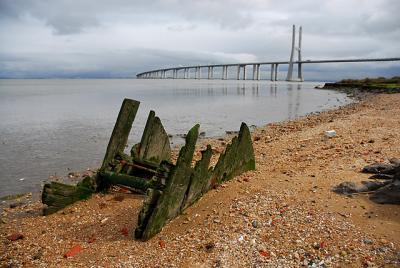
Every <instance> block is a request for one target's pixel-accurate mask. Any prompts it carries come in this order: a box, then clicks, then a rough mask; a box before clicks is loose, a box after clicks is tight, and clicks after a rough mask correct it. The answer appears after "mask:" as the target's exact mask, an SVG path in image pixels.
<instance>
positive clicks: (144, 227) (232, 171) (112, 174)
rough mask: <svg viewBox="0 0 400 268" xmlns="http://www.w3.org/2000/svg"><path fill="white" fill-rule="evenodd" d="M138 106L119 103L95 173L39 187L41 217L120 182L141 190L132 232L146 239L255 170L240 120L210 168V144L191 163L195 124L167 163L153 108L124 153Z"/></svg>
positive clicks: (166, 150)
mask: <svg viewBox="0 0 400 268" xmlns="http://www.w3.org/2000/svg"><path fill="white" fill-rule="evenodd" d="M139 104H140V103H139V102H138V101H135V100H130V99H125V100H124V101H123V103H122V106H121V109H120V112H119V114H118V118H117V121H116V123H115V126H114V129H113V132H112V135H111V138H110V141H109V143H108V146H107V151H106V154H105V156H104V160H103V163H102V165H101V167H100V169H99V171H98V172H97V174H96V176H94V177H86V178H84V179H83V180H82V181H81V182H79V183H78V184H77V185H76V186H74V185H67V184H62V183H59V182H51V183H47V184H45V185H44V188H43V193H42V202H43V203H44V204H46V205H47V207H46V208H45V209H44V214H45V215H47V214H51V213H54V212H56V211H58V210H60V209H63V208H64V207H66V206H68V205H70V204H72V203H74V202H76V201H79V200H82V199H87V198H89V197H90V196H91V195H92V194H93V193H95V192H105V191H107V190H108V189H109V188H110V187H111V186H112V185H122V186H124V187H128V188H130V189H132V190H133V191H134V192H138V193H144V194H145V199H144V203H143V207H142V209H141V211H140V213H139V217H138V225H137V228H136V230H135V232H134V236H135V238H136V239H140V240H148V239H149V238H151V237H152V236H154V235H155V234H157V233H158V232H160V231H161V229H162V227H163V226H164V225H165V224H167V223H168V221H170V220H171V219H173V218H175V217H176V216H178V215H179V214H181V213H182V212H183V211H184V210H185V209H186V208H188V207H189V206H191V205H192V204H194V203H195V202H196V201H197V200H199V199H200V197H201V196H202V195H203V194H205V193H206V192H207V191H208V190H210V189H212V188H213V187H215V186H216V185H218V184H221V183H223V182H224V181H227V180H230V179H232V178H233V177H235V176H237V175H240V174H241V173H243V172H246V171H248V170H254V169H255V157H254V151H253V144H252V141H251V136H250V131H249V128H248V127H247V125H246V124H245V123H242V125H241V127H240V131H239V135H238V136H237V137H234V138H233V140H232V142H231V144H229V145H228V146H227V148H226V149H225V152H224V153H222V154H221V155H220V157H219V159H218V162H217V164H216V165H215V167H210V160H211V157H212V149H211V146H210V145H207V148H206V149H205V150H204V151H202V152H201V154H202V158H201V159H200V160H199V161H197V162H196V163H195V164H194V166H193V167H192V162H193V155H194V151H195V146H196V142H197V139H198V137H199V128H200V126H199V125H195V126H194V127H193V128H192V129H190V131H189V132H188V134H187V135H186V140H185V145H184V146H183V147H182V148H181V149H180V152H179V156H178V159H177V161H176V163H175V164H173V163H172V161H171V147H170V143H169V138H168V135H167V133H166V131H165V129H164V127H163V125H162V123H161V120H160V118H158V117H157V116H156V115H155V112H154V111H150V113H149V116H148V118H147V122H146V126H145V129H144V131H143V135H142V138H141V141H140V143H138V144H135V145H134V146H133V147H132V149H131V150H130V155H128V154H126V153H125V152H124V149H125V148H126V145H127V141H128V136H129V133H130V131H131V128H132V123H133V121H134V119H135V116H136V113H137V110H138V108H139Z"/></svg>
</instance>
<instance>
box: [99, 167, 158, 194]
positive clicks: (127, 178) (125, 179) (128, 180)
mask: <svg viewBox="0 0 400 268" xmlns="http://www.w3.org/2000/svg"><path fill="white" fill-rule="evenodd" d="M100 176H102V178H103V179H104V180H107V182H108V183H110V184H112V185H124V186H128V187H131V188H135V189H138V190H140V191H142V192H143V193H144V192H145V191H146V190H147V189H148V188H150V187H152V186H153V181H152V180H151V179H146V178H141V177H138V176H132V175H126V174H118V173H116V172H112V171H103V172H101V173H100Z"/></svg>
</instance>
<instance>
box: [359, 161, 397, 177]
mask: <svg viewBox="0 0 400 268" xmlns="http://www.w3.org/2000/svg"><path fill="white" fill-rule="evenodd" d="M394 168H395V166H394V165H392V164H384V163H374V164H371V165H368V166H365V167H364V168H363V169H362V170H361V172H363V173H372V174H388V175H391V174H393V173H394Z"/></svg>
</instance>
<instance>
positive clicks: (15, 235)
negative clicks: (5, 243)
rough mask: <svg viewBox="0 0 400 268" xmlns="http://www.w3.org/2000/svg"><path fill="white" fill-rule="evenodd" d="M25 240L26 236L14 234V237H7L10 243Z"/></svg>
mask: <svg viewBox="0 0 400 268" xmlns="http://www.w3.org/2000/svg"><path fill="white" fill-rule="evenodd" d="M23 238H24V235H23V234H20V233H13V234H12V235H9V236H7V239H8V240H10V241H16V240H20V239H23Z"/></svg>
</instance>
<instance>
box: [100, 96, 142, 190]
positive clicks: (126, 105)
mask: <svg viewBox="0 0 400 268" xmlns="http://www.w3.org/2000/svg"><path fill="white" fill-rule="evenodd" d="M139 105H140V102H138V101H135V100H131V99H124V101H123V102H122V105H121V109H120V111H119V113H118V118H117V121H116V122H115V125H114V129H113V132H112V134H111V137H110V140H109V142H108V146H107V150H106V154H105V155H104V160H103V164H102V165H101V168H100V170H106V169H108V168H109V165H110V163H111V162H112V161H113V160H114V158H115V157H116V155H117V154H123V152H124V149H125V146H126V143H127V142H128V136H129V133H130V131H131V128H132V123H133V121H134V120H135V117H136V113H137V110H138V108H139ZM96 180H97V186H98V190H99V191H103V190H105V189H106V188H107V187H108V186H109V183H107V182H106V181H105V180H104V179H103V178H102V177H101V176H99V175H98V176H97V177H96Z"/></svg>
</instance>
